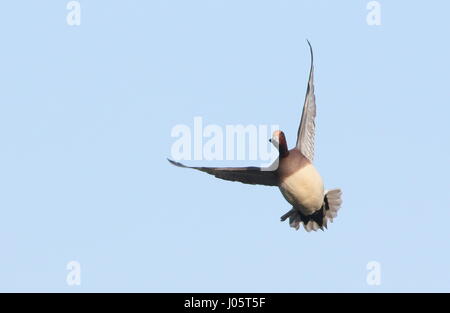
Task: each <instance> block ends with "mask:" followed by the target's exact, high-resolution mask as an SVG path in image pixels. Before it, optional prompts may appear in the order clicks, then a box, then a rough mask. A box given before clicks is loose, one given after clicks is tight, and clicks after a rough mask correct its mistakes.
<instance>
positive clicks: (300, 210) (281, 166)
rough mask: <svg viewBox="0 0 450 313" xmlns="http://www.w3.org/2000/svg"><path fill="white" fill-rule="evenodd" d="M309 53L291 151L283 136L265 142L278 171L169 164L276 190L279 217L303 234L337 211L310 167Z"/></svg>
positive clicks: (337, 202)
mask: <svg viewBox="0 0 450 313" xmlns="http://www.w3.org/2000/svg"><path fill="white" fill-rule="evenodd" d="M308 45H309V49H310V52H311V69H310V73H309V80H308V88H307V91H306V97H305V103H304V105H303V112H302V117H301V120H300V126H299V129H298V133H297V143H296V145H295V148H293V149H291V150H289V149H288V145H287V142H286V137H285V135H284V133H283V132H282V131H280V130H277V131H275V132H274V133H273V135H272V138H271V139H270V140H269V141H270V142H271V143H272V144H273V145H274V146H275V147H277V149H278V151H279V158H278V160H277V161H276V162H275V163H274V165H275V164H277V163H278V167H276V166H269V167H268V168H260V167H222V168H221V167H189V166H185V165H183V164H181V163H178V162H175V161H172V160H169V162H170V163H172V164H173V165H176V166H179V167H185V168H192V169H196V170H199V171H202V172H205V173H208V174H211V175H214V176H215V177H217V178H221V179H225V180H230V181H238V182H241V183H244V184H253V185H265V186H278V187H279V188H280V191H281V193H282V195H283V196H284V198H285V199H286V200H287V201H288V202H289V203H290V204H291V205H292V209H291V210H290V211H289V212H287V213H286V214H284V215H283V216H282V217H281V221H285V220H286V219H288V218H289V225H290V226H291V227H293V228H295V229H296V230H298V229H299V227H300V223H303V226H304V228H305V230H306V231H308V232H310V231H311V230H314V231H317V230H318V229H321V230H323V229H324V227H325V228H327V222H328V220H330V221H331V222H333V218H335V217H336V216H337V211H338V210H339V208H340V207H341V204H342V200H341V194H342V193H341V190H340V189H332V190H324V186H323V181H322V178H321V177H320V174H319V172H318V171H317V170H316V169H315V167H314V165H313V159H314V135H315V121H314V119H315V117H316V99H315V95H314V82H313V81H314V65H313V61H314V59H313V51H312V47H311V44H310V43H309V41H308Z"/></svg>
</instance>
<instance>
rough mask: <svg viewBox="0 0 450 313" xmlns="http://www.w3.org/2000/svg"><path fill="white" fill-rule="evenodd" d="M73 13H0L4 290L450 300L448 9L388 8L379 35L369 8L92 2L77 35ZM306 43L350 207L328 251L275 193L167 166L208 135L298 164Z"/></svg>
mask: <svg viewBox="0 0 450 313" xmlns="http://www.w3.org/2000/svg"><path fill="white" fill-rule="evenodd" d="M67 2H68V1H46V2H42V1H35V2H30V1H23V0H21V1H9V2H7V3H5V4H3V5H2V10H1V12H0V38H1V40H2V45H1V46H2V52H1V54H0V55H1V58H0V86H1V87H0V90H1V92H0V147H1V148H0V151H1V153H0V210H1V218H0V291H60V292H80V291H84V292H95V291H149V292H156V291H169V292H170V291H177V292H180V291H184V292H227V291H230V292H301V291H304V292H311V291H326V292H329V291H344V292H345V291H358V292H380V291H387V292H390V291H393V292H398V291H449V290H450V253H449V249H448V243H449V239H450V230H449V227H448V223H449V220H450V205H449V203H450V193H449V187H450V186H449V185H450V184H449V180H448V177H449V175H450V167H449V161H448V160H449V156H450V147H449V133H450V126H449V123H448V117H449V115H450V107H449V103H450V102H449V88H448V81H449V73H450V61H449V57H448V56H449V55H450V45H449V43H448V39H447V38H448V29H449V27H450V21H449V19H448V12H449V10H450V4H449V3H446V2H444V1H428V2H425V1H421V2H417V1H416V2H412V1H386V0H384V1H379V2H380V4H381V25H380V26H369V25H367V23H366V15H367V14H368V11H367V9H366V4H367V3H368V1H362V0H361V1H347V2H345V3H343V2H342V1H341V2H338V1H287V0H282V1H261V0H258V1H256V0H254V1H251V0H249V1H237V0H231V1H230V0H227V1H225V0H222V1H219V0H208V1H206V0H204V1H197V0H195V1H194V0H189V1H181V0H179V1H175V0H170V1H162V0H160V1H155V0H152V1H105V0H103V1H100V0H98V1H83V0H80V1H79V2H80V4H81V25H80V26H69V25H67V23H66V15H67V13H68V11H67V10H66V4H67ZM305 39H309V40H310V41H311V43H312V45H313V48H314V52H315V68H316V75H315V83H316V97H317V106H318V118H317V121H316V122H317V136H316V159H315V164H316V166H317V168H318V169H319V171H320V172H321V174H322V176H323V178H324V181H325V185H326V187H327V188H333V187H340V188H342V190H343V193H344V196H343V199H344V204H343V207H342V209H341V211H340V214H339V216H338V218H337V219H336V220H335V222H334V223H333V224H331V225H330V227H329V229H328V230H327V231H325V232H318V233H306V232H304V231H303V230H300V231H298V232H295V231H294V230H292V229H291V228H289V227H288V225H287V224H286V223H280V221H279V217H280V216H281V215H282V214H284V213H285V212H286V211H287V210H289V209H290V207H289V205H288V203H287V202H285V200H284V199H283V197H282V196H281V194H280V193H279V191H278V190H277V189H276V188H271V187H262V186H248V185H243V184H240V183H232V182H227V181H221V180H217V179H214V177H211V176H208V175H206V174H203V173H198V172H194V171H187V170H182V169H179V168H175V167H173V166H171V165H170V164H168V162H167V161H166V157H169V156H170V151H171V146H172V144H173V142H174V138H172V137H171V130H172V128H173V127H174V126H175V125H177V124H186V125H192V123H193V119H194V117H195V116H201V117H202V118H203V120H204V122H205V123H207V124H216V125H220V126H225V125H228V124H243V125H248V124H255V125H259V124H269V125H271V124H278V125H280V127H281V129H282V130H284V131H285V133H286V134H287V140H288V144H290V146H291V147H292V145H293V144H294V142H295V136H296V131H297V127H298V121H299V119H300V112H301V106H302V105H303V98H304V93H305V88H306V80H307V75H308V69H309V51H308V48H307V45H306V41H305ZM196 162H197V161H196ZM241 163H242V162H235V161H227V162H225V161H224V162H222V163H221V164H223V165H230V166H233V165H242V164H241ZM191 164H192V163H191ZM196 164H200V163H196ZM201 164H202V165H206V166H208V165H210V164H216V163H213V162H208V161H203V162H202V163H201ZM73 260H75V261H77V262H79V264H80V265H81V285H79V286H68V285H67V283H66V276H67V274H68V271H67V270H66V264H67V263H68V262H70V261H73ZM370 261H377V262H379V264H380V265H381V285H379V286H369V285H368V284H367V283H366V276H367V273H368V271H367V270H366V265H367V263H368V262H370Z"/></svg>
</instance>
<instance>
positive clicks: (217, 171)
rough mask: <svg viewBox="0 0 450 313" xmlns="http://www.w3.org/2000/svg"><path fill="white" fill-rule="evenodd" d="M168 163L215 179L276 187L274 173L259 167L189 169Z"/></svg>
mask: <svg viewBox="0 0 450 313" xmlns="http://www.w3.org/2000/svg"><path fill="white" fill-rule="evenodd" d="M168 161H169V162H170V163H172V164H173V165H175V166H178V167H184V168H192V169H195V170H199V171H202V172H205V173H208V174H211V175H214V176H215V177H217V178H220V179H224V180H229V181H238V182H241V183H244V184H251V185H265V186H278V176H277V174H276V171H269V170H267V169H266V168H260V167H191V166H186V165H183V164H181V163H179V162H175V161H172V160H170V159H168Z"/></svg>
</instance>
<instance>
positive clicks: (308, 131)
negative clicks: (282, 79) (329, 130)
mask: <svg viewBox="0 0 450 313" xmlns="http://www.w3.org/2000/svg"><path fill="white" fill-rule="evenodd" d="M308 45H309V49H310V52H311V69H310V72H309V80H308V88H307V90H306V96H305V103H304V105H303V111H302V118H301V121H300V126H299V128H298V133H297V144H296V149H298V150H300V152H301V153H302V154H303V155H304V156H305V157H306V158H308V160H310V161H311V162H312V161H313V159H314V137H315V132H316V123H315V118H316V97H315V95H314V56H313V51H312V47H311V44H310V43H309V41H308Z"/></svg>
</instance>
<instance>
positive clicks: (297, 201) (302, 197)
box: [280, 164, 324, 215]
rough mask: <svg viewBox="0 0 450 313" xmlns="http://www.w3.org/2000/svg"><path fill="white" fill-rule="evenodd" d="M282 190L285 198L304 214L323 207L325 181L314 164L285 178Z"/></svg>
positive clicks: (281, 186) (281, 185)
mask: <svg viewBox="0 0 450 313" xmlns="http://www.w3.org/2000/svg"><path fill="white" fill-rule="evenodd" d="M280 191H281V193H282V194H283V196H284V198H285V199H286V200H287V201H288V202H289V203H290V204H292V206H293V207H295V208H298V209H300V210H301V211H302V213H303V214H306V215H309V214H312V213H314V212H315V211H317V210H318V209H320V208H321V207H322V204H323V197H324V194H323V191H324V190H323V182H322V178H321V177H320V175H319V172H317V170H316V169H315V168H314V166H313V165H312V164H309V165H307V166H305V167H303V168H301V169H299V170H298V171H297V172H295V173H293V174H291V175H290V176H288V177H286V178H284V179H283V180H282V182H281V184H280Z"/></svg>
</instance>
